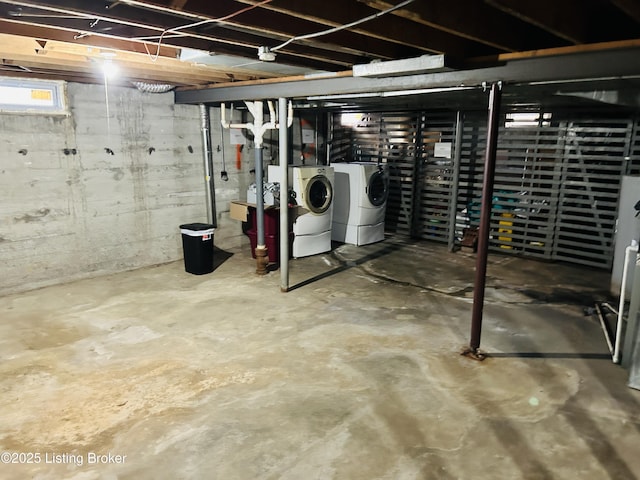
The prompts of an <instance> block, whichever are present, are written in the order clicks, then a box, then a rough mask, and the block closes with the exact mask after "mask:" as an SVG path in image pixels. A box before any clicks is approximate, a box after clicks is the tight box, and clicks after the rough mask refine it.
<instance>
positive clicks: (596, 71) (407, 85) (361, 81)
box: [175, 47, 640, 104]
mask: <svg viewBox="0 0 640 480" xmlns="http://www.w3.org/2000/svg"><path fill="white" fill-rule="evenodd" d="M639 54H640V47H635V48H628V49H616V50H599V51H596V52H589V53H587V52H580V53H575V54H565V55H557V56H550V57H535V58H525V59H518V60H510V61H507V62H505V63H504V64H502V65H499V66H493V67H488V68H478V69H473V70H457V71H452V72H441V73H425V74H419V75H407V76H400V77H385V78H359V77H357V78H356V77H353V76H345V75H336V74H334V75H331V74H327V75H326V76H322V77H318V76H314V75H310V76H308V77H306V78H302V79H301V78H300V77H292V78H290V79H283V80H281V81H274V82H237V83H236V84H235V85H230V84H227V85H226V86H214V87H210V88H206V89H198V90H181V91H177V92H176V93H175V100H176V103H195V104H197V103H211V104H217V103H221V102H231V101H243V100H245V99H247V98H251V99H256V100H259V99H269V98H280V97H286V98H293V99H301V98H306V97H309V96H320V95H322V96H326V95H344V96H345V97H348V95H357V94H359V93H368V94H372V95H379V96H380V97H383V96H384V94H385V92H398V91H405V90H406V91H412V90H417V89H431V88H451V87H460V86H468V87H469V86H480V85H482V84H483V83H488V84H490V83H495V82H499V81H502V82H505V83H509V84H513V85H521V84H525V85H526V84H541V83H558V84H561V83H575V82H582V81H588V80H611V79H621V78H637V77H640V62H638V55H639ZM424 93H428V92H424Z"/></svg>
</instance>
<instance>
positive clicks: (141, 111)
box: [0, 83, 223, 294]
mask: <svg viewBox="0 0 640 480" xmlns="http://www.w3.org/2000/svg"><path fill="white" fill-rule="evenodd" d="M66 88H67V100H68V107H69V113H68V115H41V114H14V113H0V155H1V156H0V198H1V201H0V269H1V271H2V274H1V275H0V294H6V293H11V292H19V291H25V290H29V289H33V288H37V287H41V286H44V285H50V284H54V283H62V282H66V281H70V280H74V279H79V278H86V277H91V276H96V275H100V274H106V273H113V272H118V271H123V270H129V269H134V268H138V267H142V266H147V265H154V264H160V263H164V262H169V261H174V260H179V259H181V258H182V245H181V236H180V233H179V229H178V226H179V225H180V224H181V223H188V222H194V221H206V206H205V194H204V174H203V160H202V138H201V133H200V114H199V109H198V107H197V106H189V105H174V102H173V93H166V94H150V93H142V92H139V91H138V90H136V89H134V88H125V87H110V88H109V118H108V119H107V109H106V104H105V91H104V86H101V85H84V84H74V83H69V84H67V86H66ZM107 120H108V121H107ZM65 149H66V150H65ZM106 149H110V151H112V152H113V154H111V153H109V152H108V151H107V150H106ZM221 237H223V235H221Z"/></svg>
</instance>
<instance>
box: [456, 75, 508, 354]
mask: <svg viewBox="0 0 640 480" xmlns="http://www.w3.org/2000/svg"><path fill="white" fill-rule="evenodd" d="M501 83H502V82H499V83H493V84H492V85H491V91H490V93H489V114H488V115H489V119H488V122H487V148H486V151H485V158H484V175H483V177H484V178H483V181H482V203H481V207H480V227H479V233H478V253H477V258H476V277H475V283H474V286H473V313H472V317H471V340H470V342H469V347H468V348H467V349H466V350H465V351H464V354H465V355H467V356H469V357H470V358H473V359H476V360H484V358H485V356H484V355H483V354H482V353H480V352H479V351H478V349H479V348H480V335H481V333H482V310H483V307H484V290H485V286H486V281H487V257H488V252H489V228H490V226H491V204H492V197H493V183H494V177H495V169H496V150H497V145H498V129H499V125H498V120H499V118H500V99H501V96H502V95H501V94H502V92H501V87H502V84H501Z"/></svg>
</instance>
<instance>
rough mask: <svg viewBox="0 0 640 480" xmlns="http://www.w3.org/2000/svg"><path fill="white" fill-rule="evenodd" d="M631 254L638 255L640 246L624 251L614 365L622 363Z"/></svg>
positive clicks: (632, 246)
mask: <svg viewBox="0 0 640 480" xmlns="http://www.w3.org/2000/svg"><path fill="white" fill-rule="evenodd" d="M631 252H634V253H635V254H636V255H637V254H638V245H629V246H628V247H627V248H626V249H625V251H624V266H623V267H622V285H621V286H620V303H619V304H618V322H617V323H616V341H615V348H614V350H613V363H620V343H621V342H622V320H623V318H624V316H623V313H624V302H625V295H626V289H627V275H628V274H629V260H630V259H631Z"/></svg>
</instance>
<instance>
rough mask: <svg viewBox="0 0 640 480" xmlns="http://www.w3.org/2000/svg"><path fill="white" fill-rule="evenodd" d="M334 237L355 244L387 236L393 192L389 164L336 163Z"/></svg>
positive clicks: (379, 239) (333, 238)
mask: <svg viewBox="0 0 640 480" xmlns="http://www.w3.org/2000/svg"><path fill="white" fill-rule="evenodd" d="M331 166H332V167H333V169H334V172H335V188H334V205H335V206H334V211H333V221H332V227H331V239H332V240H334V241H337V242H343V243H351V244H353V245H367V244H369V243H374V242H379V241H381V240H384V216H385V213H386V207H387V197H388V194H389V176H388V174H387V172H386V169H385V166H384V165H381V164H377V163H373V162H352V163H334V164H332V165H331Z"/></svg>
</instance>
